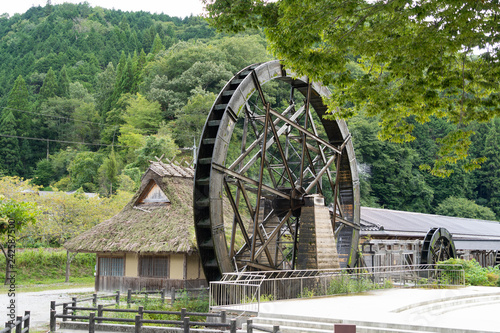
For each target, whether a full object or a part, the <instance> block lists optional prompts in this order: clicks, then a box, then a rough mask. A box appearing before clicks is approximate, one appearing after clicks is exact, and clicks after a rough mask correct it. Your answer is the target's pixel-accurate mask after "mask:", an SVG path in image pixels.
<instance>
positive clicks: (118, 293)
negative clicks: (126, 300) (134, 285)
mask: <svg viewBox="0 0 500 333" xmlns="http://www.w3.org/2000/svg"><path fill="white" fill-rule="evenodd" d="M116 305H120V291H119V290H117V291H116Z"/></svg>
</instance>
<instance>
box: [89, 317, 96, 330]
mask: <svg viewBox="0 0 500 333" xmlns="http://www.w3.org/2000/svg"><path fill="white" fill-rule="evenodd" d="M94 332H95V312H91V313H89V333H94Z"/></svg>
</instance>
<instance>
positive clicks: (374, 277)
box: [209, 265, 465, 313]
mask: <svg viewBox="0 0 500 333" xmlns="http://www.w3.org/2000/svg"><path fill="white" fill-rule="evenodd" d="M463 285H465V273H464V270H463V268H462V267H461V266H460V265H404V266H383V267H381V266H379V267H362V268H351V269H331V270H293V271H269V272H244V273H225V274H224V276H223V278H222V280H221V281H217V282H211V283H210V298H209V302H210V303H209V304H210V309H211V310H217V309H219V310H220V309H231V310H237V311H247V312H256V313H258V312H259V308H260V303H261V302H263V301H273V300H284V299H294V298H303V297H314V296H327V295H338V294H346V293H355V292H362V291H367V290H371V289H381V288H409V287H449V286H463Z"/></svg>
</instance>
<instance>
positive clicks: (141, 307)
mask: <svg viewBox="0 0 500 333" xmlns="http://www.w3.org/2000/svg"><path fill="white" fill-rule="evenodd" d="M137 313H138V314H139V317H141V319H142V318H143V317H142V316H143V315H144V307H143V306H140V307H139V309H138V310H137Z"/></svg>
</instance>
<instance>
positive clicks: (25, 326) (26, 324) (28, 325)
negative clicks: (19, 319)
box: [24, 311, 31, 333]
mask: <svg viewBox="0 0 500 333" xmlns="http://www.w3.org/2000/svg"><path fill="white" fill-rule="evenodd" d="M24 316H25V317H26V319H25V320H24V328H25V329H26V328H27V330H26V333H29V332H30V316H31V315H30V311H24Z"/></svg>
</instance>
